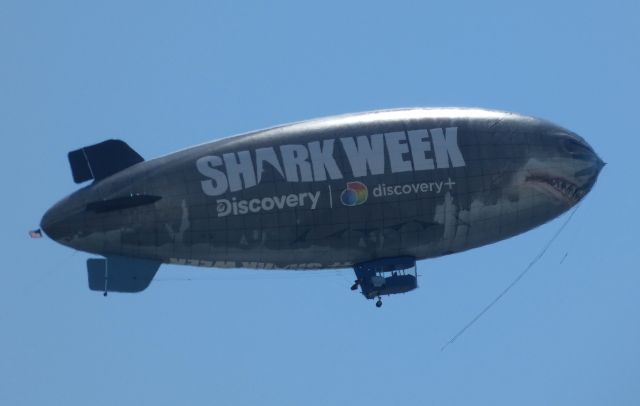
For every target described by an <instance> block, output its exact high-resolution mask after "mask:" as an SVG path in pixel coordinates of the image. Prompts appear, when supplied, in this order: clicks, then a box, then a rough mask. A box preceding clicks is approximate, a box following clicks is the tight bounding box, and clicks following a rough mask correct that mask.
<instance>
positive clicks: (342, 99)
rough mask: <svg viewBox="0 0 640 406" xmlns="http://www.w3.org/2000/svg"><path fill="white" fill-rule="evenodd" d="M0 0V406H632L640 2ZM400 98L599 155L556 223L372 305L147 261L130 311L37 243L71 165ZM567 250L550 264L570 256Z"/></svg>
mask: <svg viewBox="0 0 640 406" xmlns="http://www.w3.org/2000/svg"><path fill="white" fill-rule="evenodd" d="M89 3H90V2H72V1H56V2H30V1H11V0H9V1H7V0H5V1H4V2H2V4H1V5H0V52H1V54H0V55H1V59H0V61H1V62H0V78H1V79H0V112H1V113H0V114H1V115H0V118H1V119H0V134H1V136H2V141H3V154H2V159H1V160H0V165H1V167H0V168H1V172H0V173H1V174H2V183H3V188H4V193H3V197H4V199H2V203H1V204H2V213H4V215H3V219H4V227H2V229H1V231H0V237H1V238H2V241H1V246H2V247H3V250H2V252H4V254H3V266H2V271H0V325H1V326H2V330H1V333H0V404H3V405H4V404H6V405H41V404H50V405H58V404H59V405H86V404H92V405H107V404H136V405H147V404H149V405H174V404H193V405H200V404H202V405H205V404H206V405H210V404H233V405H263V404H276V405H300V404H303V405H327V404H354V405H359V404H368V405H378V404H405V405H414V404H415V405H424V404H438V405H468V404H478V405H480V404H491V405H513V404H518V405H540V404H546V405H556V404H557V405H566V404H570V405H574V404H575V405H578V404H579V405H601V404H615V405H637V404H639V403H640V386H639V385H638V381H639V378H640V346H638V343H639V342H640V321H639V320H640V319H639V317H638V309H639V308H640V295H639V294H638V292H639V291H640V274H639V272H638V265H637V262H638V259H640V254H639V253H638V244H637V235H638V232H637V227H638V218H637V216H636V213H637V211H636V205H637V201H638V199H639V198H640V196H639V193H638V179H637V178H636V177H635V176H637V174H638V168H637V166H636V165H637V161H638V160H637V151H638V149H639V148H640V141H639V139H638V124H637V123H638V121H637V117H638V113H637V109H638V94H640V86H639V84H640V81H639V80H638V72H640V47H639V46H638V43H639V42H640V26H639V25H638V23H637V16H638V14H639V11H640V10H639V9H638V5H637V4H638V3H637V2H632V1H628V2H618V1H611V2H592V1H586V2H585V1H581V2H578V1H567V2H557V1H536V2H527V3H525V4H516V2H512V1H482V2H471V1H469V2H453V1H452V2H437V3H436V2H426V1H424V2H403V1H397V2H380V3H376V2H370V1H368V2H348V3H347V2H335V1H323V2H315V3H312V4H305V3H303V2H298V1H291V2H255V3H240V2H187V1H183V2H175V3H168V2H146V3H145V2H135V3H134V2H129V1H110V2H100V3H98V2H96V3H95V4H89ZM406 106H479V107H487V108H497V109H504V110H510V111H515V112H520V113H525V114H530V115H535V116H540V117H544V118H547V119H549V120H552V121H554V122H556V123H558V124H560V125H563V126H565V127H567V128H570V129H572V130H574V131H576V132H577V133H579V134H581V135H582V136H583V137H585V138H586V139H587V140H588V142H589V143H590V144H591V145H592V146H593V147H594V148H595V149H596V151H598V153H599V154H600V156H601V157H602V158H603V159H604V160H605V161H607V162H608V166H607V167H606V168H605V169H604V171H603V172H602V174H601V175H600V179H599V181H598V183H597V185H596V187H595V188H594V190H593V191H592V193H591V194H590V195H589V196H587V198H586V199H585V200H584V202H583V204H582V206H581V207H580V210H579V211H578V212H577V213H576V215H575V217H574V218H573V220H572V222H571V223H570V224H569V225H568V227H567V228H566V229H565V231H564V233H563V234H562V235H561V236H560V237H559V238H558V239H557V240H556V242H555V243H554V244H553V245H552V247H551V248H550V250H549V251H548V252H547V254H546V256H545V257H544V258H543V259H542V260H541V261H540V262H539V263H538V264H537V265H536V267H535V268H534V269H533V270H532V271H531V272H530V273H529V274H528V275H527V276H526V277H525V278H524V279H522V281H521V282H520V283H519V284H518V285H517V286H516V287H515V288H514V289H513V290H511V292H510V293H509V294H508V295H507V296H505V297H504V298H503V300H502V301H500V302H499V303H498V305H496V306H495V307H494V308H493V309H492V310H491V311H490V312H488V313H487V314H486V315H485V316H484V317H483V318H482V319H480V320H479V321H478V322H477V323H476V324H475V325H474V326H473V327H472V328H470V329H469V330H468V331H467V332H466V333H465V334H464V335H463V336H462V337H461V338H460V339H458V340H457V341H456V342H455V343H454V344H453V345H451V346H449V347H448V348H447V349H446V350H445V351H440V348H441V347H442V345H443V344H444V343H446V342H447V341H448V340H449V339H450V338H451V336H453V335H454V334H455V333H456V332H457V331H458V330H459V329H460V328H462V327H463V326H464V325H465V324H466V323H467V322H468V321H469V320H470V319H472V318H473V317H474V316H475V315H476V313H477V312H478V311H480V310H481V309H482V308H483V307H484V306H485V305H486V304H487V303H489V302H490V301H491V300H492V299H493V298H494V297H495V296H496V295H497V294H499V292H500V291H501V290H502V289H503V288H504V287H505V286H506V285H508V284H509V283H510V282H511V280H513V278H514V277H515V276H516V275H517V274H518V273H519V272H521V271H522V269H524V267H525V266H526V265H527V264H528V263H529V261H530V260H531V259H532V258H533V257H534V256H535V255H536V254H537V253H538V252H539V250H540V249H541V248H542V247H543V246H544V245H545V244H546V242H547V241H548V240H549V239H550V238H551V237H552V235H553V234H554V233H555V232H556V230H557V229H558V228H559V227H560V226H561V224H562V222H563V221H564V220H563V219H559V220H556V221H554V222H552V223H549V224H547V225H545V226H543V227H540V228H538V229H536V230H533V231H531V232H529V233H526V234H524V235H521V236H519V237H516V238H513V239H510V240H507V241H504V242H500V243H497V244H494V245H491V246H487V247H482V248H479V249H476V250H472V251H469V252H466V253H462V254H458V255H454V256H450V257H444V258H439V259H435V260H429V261H421V262H420V263H419V271H420V274H421V275H422V276H421V278H420V281H419V282H420V289H418V290H417V291H415V292H412V293H410V294H407V295H402V296H394V297H390V298H387V300H385V305H384V306H383V307H382V308H381V309H376V308H375V307H374V306H373V303H372V302H371V301H366V300H364V299H363V298H362V296H361V295H359V294H356V293H353V292H351V291H349V284H350V283H351V281H352V280H353V276H352V271H351V270H344V271H325V272H310V273H286V272H260V271H248V270H215V269H195V268H189V267H176V266H163V268H161V271H160V273H159V274H158V277H157V281H155V282H154V283H153V284H152V286H151V287H150V288H149V289H148V290H147V291H146V292H144V293H142V294H139V295H116V294H114V295H110V296H109V297H108V298H107V299H105V298H103V297H102V295H100V294H99V293H95V292H90V291H89V290H88V289H87V286H86V284H87V282H86V272H85V268H84V262H85V260H86V258H87V255H85V254H83V253H74V252H73V251H71V250H69V249H67V248H64V247H62V246H60V245H58V244H56V243H54V242H52V241H50V240H48V239H42V240H30V239H28V238H27V234H26V233H27V231H28V230H29V229H31V228H34V227H36V226H37V224H38V222H39V220H40V217H41V215H42V213H44V211H45V210H46V209H47V208H48V207H49V206H50V205H51V204H53V203H54V202H55V201H57V200H58V199H59V198H61V197H63V196H64V195H66V194H68V193H70V192H72V191H73V190H75V189H76V185H75V184H74V183H73V182H72V179H71V173H70V171H69V168H68V164H67V161H66V153H67V152H68V151H70V150H72V149H75V148H78V147H81V146H84V145H89V144H92V143H95V142H99V141H102V140H104V139H107V138H121V139H124V140H126V141H127V142H128V143H129V144H130V145H131V146H132V147H133V148H135V149H136V150H137V151H139V152H140V153H141V154H142V155H143V156H144V157H146V158H153V157H156V156H159V155H164V154H167V153H170V152H172V151H175V150H177V149H181V148H184V147H187V146H190V145H193V144H198V143H203V142H206V141H209V140H214V139H218V138H221V137H224V136H228V135H232V134H235V133H240V132H244V131H248V130H252V129H257V128H263V127H268V126H272V125H276V124H281V123H285V122H291V121H297V120H302V119H307V118H314V117H319V116H326V115H332V114H339V113H347V112H356V111H365V110H373V109H379V108H394V107H406ZM565 255H566V259H565V260H564V261H563V262H562V263H561V261H562V258H563V257H564V256H565Z"/></svg>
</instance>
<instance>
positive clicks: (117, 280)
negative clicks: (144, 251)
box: [87, 256, 160, 296]
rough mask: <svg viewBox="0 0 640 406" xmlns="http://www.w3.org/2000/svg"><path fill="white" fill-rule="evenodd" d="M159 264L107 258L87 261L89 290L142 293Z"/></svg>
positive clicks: (148, 261)
mask: <svg viewBox="0 0 640 406" xmlns="http://www.w3.org/2000/svg"><path fill="white" fill-rule="evenodd" d="M158 268H160V262H157V261H151V260H147V259H137V258H128V257H120V256H109V257H107V258H106V259H104V258H90V259H88V260H87V274H88V277H89V289H91V290H97V291H101V292H104V294H105V296H106V295H107V292H128V293H136V292H142V291H143V290H145V289H146V288H147V287H149V284H151V280H153V277H154V276H155V275H156V272H158Z"/></svg>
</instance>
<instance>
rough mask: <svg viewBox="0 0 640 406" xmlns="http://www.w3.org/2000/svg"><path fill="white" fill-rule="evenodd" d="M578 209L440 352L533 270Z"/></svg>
mask: <svg viewBox="0 0 640 406" xmlns="http://www.w3.org/2000/svg"><path fill="white" fill-rule="evenodd" d="M579 207H580V204H577V205H576V207H575V208H574V209H573V211H572V212H571V213H570V214H569V217H567V219H566V220H565V222H564V223H563V224H562V226H561V227H560V228H559V229H558V231H556V233H555V234H554V235H553V237H551V239H550V240H549V241H548V242H547V244H546V245H545V246H544V247H543V248H542V250H541V251H540V252H539V253H538V255H536V256H535V257H534V258H533V260H531V262H529V265H527V267H526V268H524V270H523V271H522V272H520V274H519V275H518V276H516V278H515V279H514V280H513V281H512V282H511V283H510V284H509V285H508V286H507V287H506V288H505V289H504V290H503V291H502V292H500V294H499V295H498V296H497V297H496V298H495V299H493V300H492V301H491V303H489V304H488V305H487V306H485V308H484V309H482V311H481V312H480V313H478V314H477V315H476V316H475V317H474V318H473V319H472V320H471V321H470V322H469V323H467V324H466V325H465V326H464V327H463V328H462V329H461V330H460V331H458V332H457V333H456V334H455V335H454V336H453V337H451V339H450V340H449V341H447V343H446V344H445V345H443V346H442V348H440V351H444V350H445V349H446V348H447V347H448V346H449V345H450V344H453V343H454V342H455V341H456V340H457V339H458V338H460V336H461V335H463V334H464V332H465V331H467V330H468V329H469V327H471V326H472V325H473V324H474V323H475V322H476V321H478V320H479V319H480V317H482V316H483V315H484V314H485V313H486V312H488V311H489V309H491V308H492V307H493V305H495V304H496V303H498V301H499V300H500V299H502V297H503V296H504V295H506V294H507V293H508V292H509V290H511V288H513V287H514V286H515V285H516V284H517V283H518V282H519V281H520V279H522V278H523V277H524V276H525V275H526V274H527V272H529V271H530V270H531V268H533V266H534V265H535V264H536V263H537V262H538V261H539V260H540V259H541V258H542V257H543V255H544V254H545V253H546V252H547V250H548V249H549V247H551V244H553V242H554V241H555V240H556V238H558V236H559V235H560V233H562V230H564V229H565V227H566V226H567V224H569V221H571V219H572V218H573V215H574V214H576V211H578V208H579Z"/></svg>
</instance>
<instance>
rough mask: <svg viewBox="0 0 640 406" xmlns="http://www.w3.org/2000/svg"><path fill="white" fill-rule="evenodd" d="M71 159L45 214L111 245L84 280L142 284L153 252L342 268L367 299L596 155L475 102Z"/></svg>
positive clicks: (566, 182) (590, 167)
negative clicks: (67, 185)
mask: <svg viewBox="0 0 640 406" xmlns="http://www.w3.org/2000/svg"><path fill="white" fill-rule="evenodd" d="M69 160H70V163H71V167H72V172H73V176H74V179H75V180H76V181H77V182H83V181H87V180H92V181H93V182H92V183H91V184H90V185H89V186H87V187H85V188H83V189H80V190H79V191H77V192H76V193H74V194H72V195H70V196H69V197H67V198H66V199H65V200H63V201H61V202H60V203H58V204H57V205H56V206H54V207H53V208H52V209H50V210H49V212H47V214H46V215H45V216H44V218H43V221H42V227H43V229H44V230H45V232H47V234H48V235H49V236H50V237H52V238H53V239H55V240H57V241H59V242H61V243H62V244H65V245H68V246H71V247H74V248H77V249H81V250H84V251H87V252H91V253H95V254H99V255H102V256H104V257H105V258H106V259H96V260H90V262H89V264H88V268H89V275H90V278H89V279H90V287H91V288H92V289H95V290H104V291H105V292H106V291H108V290H111V291H139V290H142V289H144V288H146V286H147V285H148V284H149V282H150V281H151V278H153V275H155V272H156V271H157V269H158V267H159V265H160V264H161V263H175V264H187V265H195V266H207V267H245V268H258V269H298V270H300V269H301V270H304V269H325V268H346V267H353V268H354V270H355V271H356V282H355V283H354V286H352V288H353V289H357V288H358V287H360V288H361V289H362V293H363V294H364V295H365V296H366V297H367V298H375V297H379V296H380V295H385V294H392V293H401V292H406V291H408V290H411V289H413V288H415V287H416V286H417V280H416V275H415V272H411V271H410V270H411V269H415V262H416V260H419V259H425V258H433V257H437V256H442V255H447V254H452V253H456V252H460V251H464V250H467V249H470V248H474V247H478V246H482V245H486V244H490V243H493V242H495V241H499V240H502V239H505V238H508V237H510V236H513V235H516V234H519V233H522V232H524V231H527V230H529V229H531V228H533V227H536V226H538V225H540V224H543V223H545V222H547V221H549V220H550V219H553V218H554V217H556V216H558V215H560V214H561V213H563V212H564V211H566V210H568V209H569V208H571V207H572V206H573V205H575V204H576V203H577V202H578V201H579V200H580V199H582V198H583V197H584V196H585V195H586V194H587V193H588V192H589V190H590V189H591V188H592V186H593V185H594V183H595V181H596V178H597V175H598V173H599V171H600V169H601V168H602V166H603V163H602V161H601V160H600V159H599V158H598V156H597V155H596V154H595V152H594V151H593V150H592V149H591V147H590V146H589V145H588V144H587V143H586V142H585V141H584V140H583V139H582V138H580V137H579V136H577V135H575V134H574V133H572V132H570V131H568V130H566V129H563V128H561V127H558V126H556V125H553V124H551V123H549V122H546V121H543V120H539V119H535V118H531V117H527V116H521V115H517V114H512V113H505V112H497V111H490V110H481V109H405V110H391V111H379V112H372V113H362V114H354V115H347V116H338V117H331V118H326V119H319V120H312V121H307V122H301V123H296V124H290V125H285V126H280V127H275V128H272V129H267V130H262V131H256V132H253V133H249V134H244V135H239V136H235V137H231V138H227V139H223V140H219V141H215V142H212V143H209V144H204V145H200V146H197V147H193V148H190V149H187V150H184V151H180V152H178V153H175V154H171V155H168V156H165V157H162V158H158V159H154V160H151V161H144V160H143V159H142V158H141V157H140V156H139V155H138V154H137V153H136V152H135V151H133V150H132V149H131V148H129V147H128V146H127V145H126V144H124V143H123V142H122V141H114V140H111V141H107V142H105V143H101V144H97V145H94V146H90V147H85V148H81V149H79V150H77V151H73V152H71V153H70V154H69ZM378 303H380V302H378Z"/></svg>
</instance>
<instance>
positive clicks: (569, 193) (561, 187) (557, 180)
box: [525, 173, 584, 204]
mask: <svg viewBox="0 0 640 406" xmlns="http://www.w3.org/2000/svg"><path fill="white" fill-rule="evenodd" d="M525 181H526V182H528V183H531V184H533V185H534V186H537V187H538V188H539V189H542V190H543V191H545V192H547V193H548V194H550V195H552V196H554V197H556V198H558V199H560V200H562V201H564V202H565V203H568V204H575V203H577V202H578V200H580V199H581V198H582V197H583V196H584V191H583V190H582V188H580V187H578V185H576V184H575V183H573V182H571V181H569V180H567V179H565V178H561V177H558V176H551V175H545V174H539V173H538V174H530V175H529V176H527V178H526V179H525Z"/></svg>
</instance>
